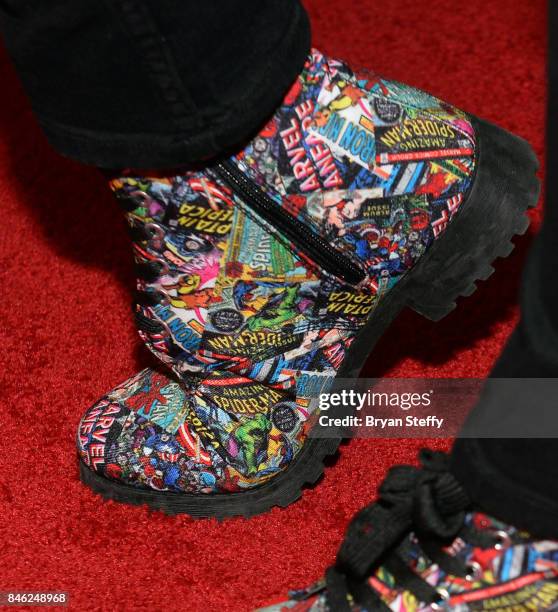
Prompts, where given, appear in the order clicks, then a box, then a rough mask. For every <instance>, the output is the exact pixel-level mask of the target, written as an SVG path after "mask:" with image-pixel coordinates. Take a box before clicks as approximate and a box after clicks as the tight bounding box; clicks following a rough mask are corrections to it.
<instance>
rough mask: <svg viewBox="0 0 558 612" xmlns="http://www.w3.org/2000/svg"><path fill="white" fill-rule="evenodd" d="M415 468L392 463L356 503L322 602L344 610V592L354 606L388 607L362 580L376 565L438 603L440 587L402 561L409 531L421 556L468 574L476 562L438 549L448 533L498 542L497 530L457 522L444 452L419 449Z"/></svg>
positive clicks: (457, 505)
mask: <svg viewBox="0 0 558 612" xmlns="http://www.w3.org/2000/svg"><path fill="white" fill-rule="evenodd" d="M420 461H421V468H416V467H413V466H407V465H403V466H397V467H394V468H392V469H391V470H390V471H389V473H388V475H387V477H386V479H385V480H384V482H383V483H382V485H381V486H380V490H379V499H378V501H377V502H376V503H374V504H371V505H369V506H367V507H365V508H363V509H362V510H360V511H359V512H358V513H357V514H356V515H355V517H354V518H353V520H352V521H351V523H350V524H349V527H348V529H347V534H346V536H345V539H344V541H343V543H342V545H341V547H340V549H339V552H338V554H337V558H336V562H335V565H333V566H332V567H330V568H329V569H328V570H327V572H326V583H327V598H328V605H329V608H330V609H331V610H332V611H334V612H350V611H351V609H352V607H351V604H350V603H349V602H350V600H351V599H352V601H353V602H354V604H355V605H357V606H359V607H360V608H361V609H362V610H366V611H368V610H370V611H375V610H390V608H389V607H388V606H387V605H386V604H385V603H384V602H383V601H382V599H381V597H380V595H379V594H378V593H377V592H376V591H375V590H374V589H373V588H372V587H371V586H370V585H369V578H370V576H371V575H372V574H373V573H374V571H375V570H376V569H377V568H378V567H379V566H380V565H382V566H383V567H384V568H385V569H386V570H387V571H388V572H389V573H390V574H391V575H392V576H393V578H394V580H395V582H396V584H397V586H398V587H399V588H401V589H402V590H408V591H410V592H411V593H412V594H413V595H415V597H417V599H418V600H419V601H421V602H422V603H423V604H425V605H431V606H433V607H434V608H435V607H436V606H439V607H441V605H442V604H443V602H444V601H445V600H446V599H447V598H448V596H449V595H448V593H446V592H445V591H441V590H438V589H435V588H434V587H433V586H431V585H430V584H428V583H427V582H426V581H425V580H423V579H422V578H421V577H420V576H419V575H418V574H416V573H415V572H414V571H413V570H412V569H411V567H409V564H408V562H407V560H408V558H409V555H408V550H409V547H410V545H411V541H410V538H409V535H410V533H411V532H412V533H413V534H414V536H415V538H416V539H417V540H418V543H419V545H420V547H421V549H422V550H423V552H424V553H425V554H426V556H427V557H428V558H429V559H430V560H431V561H432V562H433V563H436V564H437V565H438V566H439V567H440V568H441V569H442V570H443V571H444V572H446V573H448V574H451V575H453V576H458V577H462V578H465V579H474V578H475V577H476V575H478V572H479V569H480V568H478V567H476V566H475V565H469V564H466V563H465V562H464V561H463V560H461V559H459V558H457V557H454V556H452V555H450V554H448V553H447V552H445V551H444V550H443V548H444V547H446V546H448V545H449V544H451V542H452V541H453V540H454V539H455V538H456V537H458V536H459V537H460V538H462V539H463V540H464V541H466V542H468V543H470V544H472V545H473V546H477V547H480V548H490V547H494V546H504V545H505V540H506V538H507V537H508V536H507V534H505V533H504V532H494V531H490V530H484V531H481V530H477V529H474V528H472V527H469V526H466V525H464V519H465V512H466V510H467V509H468V508H469V506H470V500H469V498H468V496H467V494H466V493H465V491H464V490H463V488H462V487H461V485H460V484H459V483H458V482H457V480H456V479H455V478H454V476H453V475H452V474H451V473H450V472H449V461H448V456H447V455H446V454H444V453H439V452H434V451H429V450H423V451H421V454H420Z"/></svg>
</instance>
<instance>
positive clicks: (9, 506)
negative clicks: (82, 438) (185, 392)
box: [0, 0, 546, 612]
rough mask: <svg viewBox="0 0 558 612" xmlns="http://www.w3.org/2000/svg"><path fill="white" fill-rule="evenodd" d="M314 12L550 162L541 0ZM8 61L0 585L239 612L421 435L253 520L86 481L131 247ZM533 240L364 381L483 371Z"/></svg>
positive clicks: (383, 61) (116, 342)
mask: <svg viewBox="0 0 558 612" xmlns="http://www.w3.org/2000/svg"><path fill="white" fill-rule="evenodd" d="M306 4H307V6H308V8H309V10H310V13H311V17H312V20H313V24H314V42H315V44H316V46H318V47H320V48H322V49H323V50H324V51H326V52H328V53H330V54H332V55H333V56H335V55H338V56H341V57H346V58H347V59H348V60H350V61H352V62H356V63H359V64H361V65H364V64H368V65H370V66H372V67H374V68H375V69H376V70H377V71H379V72H380V73H382V74H385V75H386V76H390V77H393V78H396V79H399V80H402V81H406V82H409V83H411V84H413V85H417V86H419V87H422V88H424V89H427V90H429V91H432V92H433V93H435V94H437V95H439V96H440V97H442V98H446V99H448V100H450V101H452V102H454V103H455V104H457V105H458V106H460V107H462V108H465V109H467V110H469V111H470V112H472V113H475V114H477V115H480V116H482V117H484V118H487V119H489V120H492V121H494V122H497V123H500V124H501V125H503V126H504V127H506V128H508V129H510V130H513V131H516V132H517V133H519V134H520V135H522V136H524V137H525V138H527V139H528V140H530V141H531V142H532V143H533V145H534V147H535V150H536V151H537V153H538V154H540V155H542V153H543V134H544V110H545V68H544V63H545V52H546V27H545V24H546V12H545V2H543V1H542V0H516V1H515V2H513V3H510V2H508V1H506V0H492V1H490V2H489V1H487V0H467V1H462V2H444V1H442V0H421V2H417V1H416V0H390V1H388V0H374V1H373V0H366V1H365V0H355V1H354V2H349V3H344V4H343V3H342V2H339V1H338V2H333V1H332V0H328V1H326V0H320V1H319V0H308V1H307V2H306ZM0 71H1V75H0V78H1V80H2V84H3V86H2V93H3V95H2V98H1V102H0V103H1V105H2V110H1V113H0V130H1V133H2V145H1V148H0V206H1V207H2V211H3V214H2V229H1V230H0V236H1V239H0V248H1V254H2V266H1V268H0V283H1V290H0V291H1V293H0V295H1V304H2V305H1V309H2V325H1V326H0V333H1V339H2V347H3V352H2V356H1V358H0V359H1V362H2V364H1V370H0V371H1V375H0V380H1V389H2V413H1V415H2V416H1V420H0V422H1V429H2V437H1V440H2V441H1V443H0V444H1V447H0V461H1V470H0V503H1V506H2V514H1V516H2V520H1V521H0V542H1V544H0V591H6V590H8V589H26V590H28V589H33V590H49V589H50V590H54V589H61V590H64V591H68V592H69V593H70V598H71V606H70V607H71V608H74V609H76V610H101V609H102V610H135V609H140V608H141V609H149V610H164V611H165V612H173V611H174V610H177V611H178V610H188V611H191V610H193V611H198V610H200V611H201V610H204V611H207V610H209V611H234V612H237V611H240V612H243V611H247V610H249V609H251V607H253V606H254V605H255V604H261V603H262V602H265V601H266V600H268V599H270V598H273V597H275V596H277V595H278V594H280V593H282V592H284V591H285V590H286V589H287V587H289V586H297V585H304V584H305V583H307V582H309V581H311V580H313V579H314V578H316V577H317V576H319V575H320V573H321V572H322V570H323V569H324V567H325V566H326V565H327V564H328V563H329V562H331V560H332V558H333V555H334V553H335V551H336V548H337V546H338V544H339V541H340V539H341V537H342V533H343V529H344V526H345V524H346V522H347V521H348V519H349V517H350V516H351V515H352V514H353V512H354V511H355V510H356V509H357V508H358V507H359V506H361V505H363V504H364V503H366V502H368V501H370V499H371V498H372V497H373V496H374V494H375V490H376V486H377V484H378V482H379V480H380V479H381V478H382V476H383V474H384V472H385V470H386V468H387V467H388V466H390V465H391V464H393V463H396V462H401V461H407V462H408V461H413V460H414V457H415V453H416V450H417V448H418V447H419V446H420V445H421V444H420V442H412V443H407V442H405V441H380V442H377V441H373V440H369V441H354V442H352V443H351V444H350V445H345V446H344V447H343V448H342V450H341V454H340V457H339V459H338V460H337V462H335V463H332V465H331V466H330V467H329V468H328V469H327V471H326V474H325V478H324V479H323V481H322V482H321V484H320V485H319V486H318V487H316V488H315V489H313V490H308V491H307V492H306V494H305V495H304V497H303V499H302V500H301V501H299V502H298V503H296V504H295V505H294V506H292V507H290V508H288V509H286V510H279V509H275V510H274V511H273V512H271V513H270V514H268V515H266V516H261V517H258V518H255V519H252V520H250V521H246V520H228V521H226V522H225V523H222V524H219V523H217V522H216V521H212V520H211V521H209V520H205V521H204V520H201V521H195V520H192V519H190V518H185V517H182V518H169V517H167V516H164V515H162V514H158V513H151V512H148V511H147V510H145V509H139V508H132V507H126V506H122V505H115V504H112V503H105V502H103V501H102V500H101V499H100V498H99V497H96V496H94V495H93V494H92V493H91V492H90V491H89V490H88V489H86V488H84V487H83V486H82V485H81V484H80V483H79V481H78V474H77V465H76V457H75V450H74V434H75V428H76V425H77V422H78V419H79V417H80V415H81V413H82V411H83V410H84V409H85V408H86V407H87V406H88V405H89V404H90V403H91V402H92V401H93V400H95V399H96V398H97V397H98V396H99V395H101V394H102V393H103V392H104V391H105V390H107V389H108V388H110V387H112V386H113V385H114V384H115V383H118V382H120V381H121V380H123V379H125V378H127V377H128V376H129V375H131V374H132V373H134V372H135V371H136V370H138V369H139V368H140V367H143V366H145V365H146V364H149V363H150V357H149V356H148V355H147V353H146V351H145V350H144V349H143V348H142V346H141V345H140V341H139V339H138V338H137V337H136V334H135V331H134V328H133V324H132V317H131V314H130V309H129V302H130V289H131V287H132V282H133V278H132V265H131V255H130V250H129V248H128V243H127V237H126V234H125V231H124V225H123V222H122V220H121V218H120V216H119V213H118V211H117V207H116V205H115V204H113V202H112V199H111V197H110V195H109V194H108V193H107V191H106V189H105V187H104V184H103V181H102V180H101V178H100V177H99V176H98V175H97V173H96V172H95V171H94V170H91V169H87V168H82V167H80V166H79V165H77V164H74V163H72V162H69V161H66V160H64V159H61V158H59V157H58V156H57V155H56V154H55V153H54V152H53V151H51V150H50V149H49V147H48V145H47V144H46V143H45V141H44V138H43V137H42V135H41V133H40V132H39V130H38V128H37V127H36V124H35V122H34V120H33V117H32V114H31V112H30V109H29V105H28V102H27V100H26V99H25V97H24V95H23V93H22V91H21V88H20V86H19V84H18V82H17V79H16V78H15V75H14V71H13V69H12V68H11V66H10V65H9V62H8V60H7V58H6V57H5V55H2V56H1V58H0ZM60 86H61V87H63V83H61V84H60ZM539 215H540V211H537V212H535V215H534V217H536V219H537V220H538V216H539ZM528 243H529V237H528V236H527V237H524V238H522V239H520V240H519V241H518V248H517V249H516V251H515V252H514V254H513V255H512V256H511V257H510V258H509V259H507V260H505V261H502V262H500V264H499V265H497V273H496V275H495V276H494V277H493V278H492V279H491V280H490V281H489V282H488V283H481V286H480V288H479V290H478V291H477V293H476V294H475V295H474V296H473V297H471V298H469V299H468V300H466V301H464V302H463V303H462V304H461V305H460V308H459V309H458V311H457V312H455V313H453V314H452V315H451V316H449V317H448V318H447V319H446V320H444V321H443V322H441V323H439V324H437V325H434V324H432V323H429V322H426V321H424V320H422V319H421V318H419V317H418V316H416V315H414V314H413V313H406V314H404V315H403V317H402V318H401V319H400V320H398V321H397V322H396V324H395V325H394V327H393V328H392V329H391V331H390V332H389V333H388V334H387V335H386V336H385V337H384V339H383V340H382V342H381V344H380V346H379V347H378V349H377V350H376V352H375V353H374V355H373V356H372V358H371V360H370V363H369V364H368V366H367V370H366V371H367V374H370V375H372V374H373V375H389V376H405V377H419V376H448V377H452V376H456V377H459V376H485V375H486V374H487V373H488V371H489V369H490V366H491V364H492V363H493V362H494V360H495V358H496V356H497V355H498V352H499V351H500V349H501V347H502V345H503V343H504V341H505V340H506V338H507V336H508V334H509V333H510V331H511V329H512V327H513V325H514V322H515V320H516V316H517V308H516V292H517V287H518V279H519V274H520V270H521V266H522V262H523V259H524V256H525V252H526V248H527V247H528ZM437 446H438V447H440V448H446V447H447V446H448V444H447V443H446V442H443V441H442V442H439V443H438V444H437Z"/></svg>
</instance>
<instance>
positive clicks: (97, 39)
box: [0, 0, 310, 168]
mask: <svg viewBox="0 0 558 612" xmlns="http://www.w3.org/2000/svg"><path fill="white" fill-rule="evenodd" d="M0 29H1V31H2V33H3V35H4V41H5V44H6V46H7V48H8V51H9V53H10V55H11V56H12V59H13V61H14V63H15V65H16V68H17V70H18V73H19V75H20V77H21V80H22V81H23V84H24V87H25V89H26V91H27V93H28V94H29V96H30V98H31V103H32V105H33V110H34V112H35V114H36V115H37V118H38V119H39V122H40V124H41V126H42V128H43V130H44V131H45V132H46V135H47V137H48V139H49V141H50V142H51V144H52V145H53V146H54V147H55V148H56V149H58V151H60V152H61V153H62V154H64V155H67V156H68V157H73V158H75V159H77V160H79V161H81V162H84V163H87V164H93V165H96V166H100V167H104V168H123V167H136V168H142V167H143V168H157V167H159V168H160V167H167V168H168V167H173V166H178V165H181V164H184V163H187V162H192V161H199V160H201V159H204V158H207V157H209V156H212V155H215V154H217V153H222V152H223V150H226V149H228V148H229V147H234V146H236V145H238V144H239V143H241V142H242V141H243V140H245V139H246V137H247V136H249V135H250V134H251V133H253V132H257V131H259V128H260V127H261V126H262V125H263V123H265V121H266V119H268V118H269V116H270V115H271V114H272V113H273V111H274V109H275V107H276V106H278V104H279V103H280V102H281V100H282V99H283V97H284V94H285V93H286V91H287V90H288V88H289V86H290V85H291V83H292V82H293V81H294V79H295V77H296V75H297V74H298V73H299V72H300V71H301V69H302V66H303V64H304V61H305V60H306V57H307V55H308V51H309V49H310V28H309V24H308V18H307V15H306V13H305V11H304V9H303V8H302V7H301V5H300V4H299V2H298V0H280V1H277V0H202V1H200V2H198V1H195V0H46V1H45V0H0Z"/></svg>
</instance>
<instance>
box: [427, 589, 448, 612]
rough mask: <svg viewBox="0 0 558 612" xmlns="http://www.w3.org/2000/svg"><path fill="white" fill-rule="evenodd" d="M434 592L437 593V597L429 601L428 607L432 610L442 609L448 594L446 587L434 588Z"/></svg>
mask: <svg viewBox="0 0 558 612" xmlns="http://www.w3.org/2000/svg"><path fill="white" fill-rule="evenodd" d="M436 592H437V593H438V598H437V600H436V601H432V602H430V608H431V609H432V610H444V609H445V607H446V602H447V601H448V599H449V598H450V594H449V592H448V591H447V590H446V589H436Z"/></svg>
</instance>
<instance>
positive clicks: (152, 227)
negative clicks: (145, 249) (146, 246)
mask: <svg viewBox="0 0 558 612" xmlns="http://www.w3.org/2000/svg"><path fill="white" fill-rule="evenodd" d="M145 231H146V232H147V233H148V234H150V238H149V240H162V239H163V237H164V236H165V230H164V229H163V228H162V227H161V226H160V225H159V224H158V223H146V224H145Z"/></svg>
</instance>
